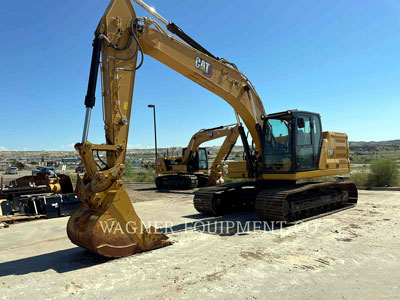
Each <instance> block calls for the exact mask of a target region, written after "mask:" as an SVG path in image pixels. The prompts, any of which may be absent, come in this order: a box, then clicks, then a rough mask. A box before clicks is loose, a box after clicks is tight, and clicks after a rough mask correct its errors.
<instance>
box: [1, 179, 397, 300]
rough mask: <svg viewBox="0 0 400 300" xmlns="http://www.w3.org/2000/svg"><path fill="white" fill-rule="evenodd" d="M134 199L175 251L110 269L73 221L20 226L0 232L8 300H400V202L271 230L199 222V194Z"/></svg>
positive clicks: (368, 204)
mask: <svg viewBox="0 0 400 300" xmlns="http://www.w3.org/2000/svg"><path fill="white" fill-rule="evenodd" d="M127 190H128V192H129V195H130V197H131V199H133V201H134V202H136V203H135V204H134V206H135V209H136V211H137V213H138V215H139V216H140V217H141V218H142V220H144V221H145V222H155V221H162V222H165V223H160V224H161V226H160V227H164V228H163V230H165V231H167V234H168V236H169V237H170V239H171V240H172V241H173V242H174V244H173V245H172V246H169V247H165V248H162V249H157V250H154V251H150V252H145V253H141V254H138V255H134V256H131V257H126V258H122V259H115V260H108V259H104V258H101V257H98V256H96V255H94V254H91V253H89V252H88V251H86V250H84V249H81V248H79V247H76V246H75V245H73V244H72V243H71V242H70V241H69V239H68V237H67V235H66V232H65V227H66V223H67V218H58V219H50V220H39V221H32V222H26V223H20V224H14V225H11V226H10V227H9V228H5V229H0V298H3V299H26V298H28V297H29V299H42V298H47V299H65V298H67V297H68V298H70V297H71V298H75V299H82V298H85V299H86V298H91V299H116V298H118V299H160V300H161V299H163V300H165V299H400V288H399V285H400V284H399V283H400V233H399V232H400V192H396V191H360V197H359V204H358V205H357V206H356V207H355V208H353V209H350V210H346V211H343V212H340V213H337V214H333V215H329V216H325V217H323V218H320V219H316V220H312V221H309V222H305V223H301V224H298V225H296V226H290V227H284V228H280V227H279V226H278V225H276V227H275V228H274V230H272V229H271V228H263V226H262V225H261V224H260V223H259V222H257V217H256V215H255V214H254V213H253V212H247V213H241V214H232V215H228V216H224V217H216V218H212V217H208V216H205V215H202V214H199V213H197V212H196V210H195V209H194V208H193V205H192V198H193V194H192V192H193V191H191V190H190V191H175V192H166V191H164V192H158V191H156V190H155V189H154V185H153V184H128V185H127ZM246 222H248V223H246ZM246 224H250V225H248V227H246Z"/></svg>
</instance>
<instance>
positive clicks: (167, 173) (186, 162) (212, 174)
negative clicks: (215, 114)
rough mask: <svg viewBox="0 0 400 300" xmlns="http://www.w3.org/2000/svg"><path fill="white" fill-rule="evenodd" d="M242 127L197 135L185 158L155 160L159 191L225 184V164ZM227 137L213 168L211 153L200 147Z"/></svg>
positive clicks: (184, 155) (236, 126)
mask: <svg viewBox="0 0 400 300" xmlns="http://www.w3.org/2000/svg"><path fill="white" fill-rule="evenodd" d="M238 128H239V125H237V124H234V125H227V126H220V127H215V128H210V129H202V130H200V131H198V132H196V133H195V134H194V135H193V136H192V138H191V139H190V141H189V144H188V145H187V147H186V148H183V149H182V152H183V153H182V156H177V157H159V158H157V160H156V174H157V175H159V176H158V177H156V179H155V183H156V186H157V188H159V189H171V188H174V189H191V188H195V187H203V186H212V185H216V184H222V183H224V181H223V179H222V173H223V170H222V168H223V161H225V160H226V159H227V158H228V156H229V154H230V152H231V150H232V148H233V146H234V145H235V143H236V140H237V138H238V137H239V130H238ZM224 136H225V137H226V138H225V141H224V143H223V144H222V146H221V148H220V149H219V151H218V153H217V156H216V157H215V159H214V162H213V164H212V165H211V167H210V169H208V155H207V154H208V152H207V149H206V148H201V147H200V145H201V144H203V143H205V142H208V141H211V140H215V139H218V138H221V137H224Z"/></svg>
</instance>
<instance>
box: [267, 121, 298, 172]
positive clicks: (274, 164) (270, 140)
mask: <svg viewBox="0 0 400 300" xmlns="http://www.w3.org/2000/svg"><path fill="white" fill-rule="evenodd" d="M265 126H266V127H265V135H264V151H263V153H264V154H263V155H264V164H265V168H266V170H267V171H275V172H288V171H290V170H291V155H292V154H291V138H290V136H291V131H292V121H291V119H269V120H268V121H266V125H265Z"/></svg>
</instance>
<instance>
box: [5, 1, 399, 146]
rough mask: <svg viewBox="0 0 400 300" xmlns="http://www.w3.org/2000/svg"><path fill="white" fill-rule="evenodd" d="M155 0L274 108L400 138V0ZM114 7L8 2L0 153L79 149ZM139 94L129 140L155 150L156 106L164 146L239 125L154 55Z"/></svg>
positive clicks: (352, 134) (94, 136) (358, 132)
mask: <svg viewBox="0 0 400 300" xmlns="http://www.w3.org/2000/svg"><path fill="white" fill-rule="evenodd" d="M147 3H148V4H149V5H151V6H154V7H155V8H156V10H157V11H158V12H159V13H160V14H161V15H163V16H164V17H165V18H166V19H168V20H170V21H174V22H175V23H176V24H178V25H179V26H180V27H181V28H183V29H184V30H185V31H186V32H187V33H188V34H190V35H191V36H192V37H194V38H195V39H196V40H197V41H198V42H199V43H200V44H202V45H203V46H204V47H205V48H207V49H208V50H209V51H211V52H212V53H214V54H215V55H216V56H219V57H225V58H227V59H229V60H230V61H232V62H234V63H236V65H237V66H238V67H239V69H240V70H241V71H242V72H243V73H244V74H245V75H246V76H248V77H249V78H250V80H251V81H252V82H253V84H254V85H255V87H256V89H257V92H258V94H259V95H260V97H261V99H262V100H263V103H264V106H265V108H266V111H267V113H272V112H277V111H282V110H286V109H292V108H297V109H302V110H310V111H315V112H319V113H320V114H321V116H322V120H323V129H324V130H332V131H339V132H346V133H347V134H348V135H349V138H350V140H353V141H354V140H358V141H359V140H365V141H369V140H377V141H379V140H389V139H399V138H400V125H399V112H400V101H399V100H400V59H399V58H400V1H398V0H351V1H339V0H338V1H331V0H329V1H328V0H325V1H311V0H297V1H282V0H272V1H268V0H262V1H236V0H230V1H216V0H215V1H211V0H204V1H194V0H192V1H178V0H170V1H167V0H163V1H161V0H147ZM107 4H108V1H107V0H90V1H89V0H86V1H82V0H81V1H77V0H76V1H75V0H69V1H61V0H57V1H56V0H43V1H25V0H22V1H6V2H4V3H2V12H3V13H2V18H1V19H0V36H1V38H2V45H1V47H0V57H1V66H2V72H1V73H0V99H1V110H0V119H1V124H2V129H1V130H0V150H1V149H3V150H4V149H10V150H23V149H29V150H72V149H73V148H72V145H73V144H74V143H75V142H78V141H80V139H81V134H82V127H83V119H84V112H85V108H84V105H83V101H84V96H85V94H86V88H87V79H88V73H89V65H90V57H91V41H92V39H93V31H94V29H95V28H96V25H97V23H98V21H99V19H100V17H101V16H102V14H103V12H104V10H105V8H106V6H107ZM134 6H135V8H136V11H137V15H139V16H141V15H145V16H148V14H147V13H146V12H145V11H143V10H142V9H141V8H140V7H138V6H137V5H135V4H134ZM97 99H98V100H99V99H100V94H98V96H97ZM133 101H134V104H133V113H132V122H131V129H130V135H129V144H130V146H131V147H136V148H138V147H139V148H146V147H152V146H153V139H154V137H153V123H152V122H153V120H152V111H151V110H150V109H149V108H147V104H149V103H152V104H155V105H156V107H157V121H158V122H157V126H158V144H159V146H161V147H167V146H183V145H185V144H186V143H187V142H188V140H189V138H190V137H191V135H192V134H193V133H194V132H196V131H197V130H199V129H202V128H209V127H215V126H219V125H225V124H231V123H234V122H235V118H234V114H233V110H232V108H231V107H230V106H229V105H228V104H227V103H225V102H224V101H223V100H222V99H220V98H218V97H217V96H215V95H214V94H212V93H210V92H209V91H207V90H205V89H203V88H201V87H199V86H197V85H196V84H194V83H193V82H191V81H189V80H188V79H186V78H184V77H182V76H181V75H179V74H177V73H175V72H174V71H172V70H170V69H168V68H167V67H165V66H163V65H161V64H160V63H158V62H156V61H155V60H153V59H152V58H150V57H145V61H144V66H143V67H142V68H141V69H140V70H139V71H138V72H137V75H136V84H135V91H134V97H133ZM100 103H101V102H100V101H98V105H96V107H95V109H94V112H93V119H92V124H91V128H90V133H89V140H90V141H92V142H95V143H103V142H104V131H103V124H102V118H101V106H100V105H99V104H100ZM220 143H222V141H218V140H216V141H213V142H211V143H209V145H218V144H220Z"/></svg>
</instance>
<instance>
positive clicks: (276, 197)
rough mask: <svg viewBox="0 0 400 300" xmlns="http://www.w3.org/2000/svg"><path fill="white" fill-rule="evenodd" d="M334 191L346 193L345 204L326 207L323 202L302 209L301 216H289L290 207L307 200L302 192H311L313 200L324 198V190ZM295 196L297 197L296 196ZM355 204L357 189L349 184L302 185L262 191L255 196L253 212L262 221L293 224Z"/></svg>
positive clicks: (330, 204)
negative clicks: (254, 211)
mask: <svg viewBox="0 0 400 300" xmlns="http://www.w3.org/2000/svg"><path fill="white" fill-rule="evenodd" d="M327 189H328V190H331V191H336V193H340V192H343V191H345V192H347V193H348V196H349V200H348V202H347V203H346V204H344V205H343V204H342V203H341V201H340V200H338V201H337V202H336V203H335V202H333V201H332V203H329V204H328V205H327V204H326V203H325V202H322V203H320V205H319V206H315V205H314V206H313V207H312V208H311V209H304V210H302V211H301V214H300V216H299V214H296V215H295V214H291V212H290V206H292V205H293V204H296V203H298V204H300V203H301V202H304V201H309V199H307V198H306V199H304V198H303V197H302V194H304V192H313V193H314V196H315V198H318V197H321V196H326V195H330V194H326V193H325V191H326V190H327ZM296 194H297V195H296ZM331 195H332V193H331ZM356 203H357V188H356V186H355V185H354V183H351V182H340V183H332V182H324V183H311V184H310V183H309V184H302V185H293V186H287V187H281V188H278V189H270V190H263V191H262V192H260V193H259V194H258V195H257V199H256V204H255V210H256V214H257V216H258V217H259V218H260V220H262V221H285V222H288V223H290V222H294V221H296V220H298V219H299V220H301V219H304V218H307V219H310V218H315V217H314V216H313V215H317V216H316V217H318V216H320V215H321V214H324V213H326V212H328V211H329V210H338V209H339V210H342V209H343V208H350V207H353V206H354V205H355V204H356Z"/></svg>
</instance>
